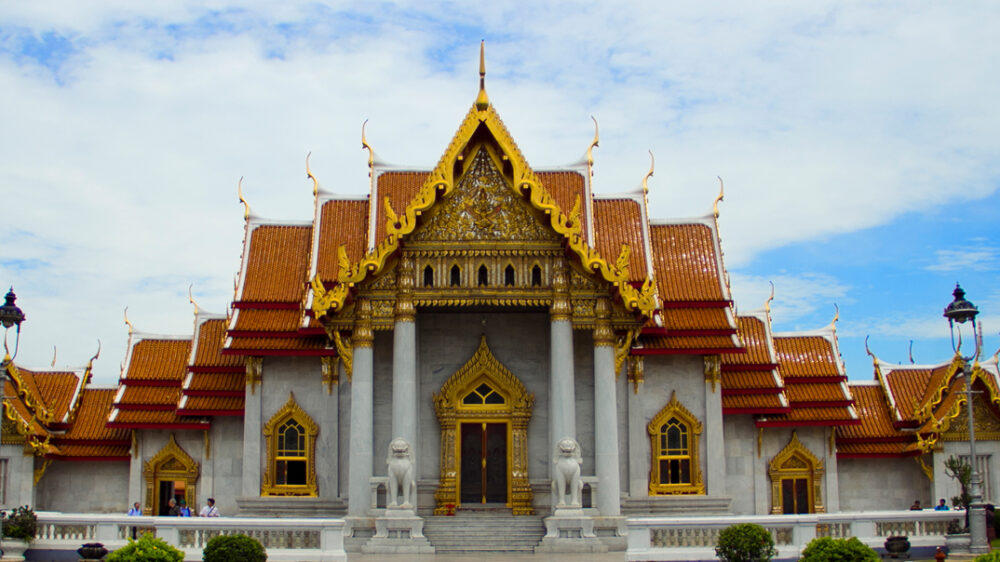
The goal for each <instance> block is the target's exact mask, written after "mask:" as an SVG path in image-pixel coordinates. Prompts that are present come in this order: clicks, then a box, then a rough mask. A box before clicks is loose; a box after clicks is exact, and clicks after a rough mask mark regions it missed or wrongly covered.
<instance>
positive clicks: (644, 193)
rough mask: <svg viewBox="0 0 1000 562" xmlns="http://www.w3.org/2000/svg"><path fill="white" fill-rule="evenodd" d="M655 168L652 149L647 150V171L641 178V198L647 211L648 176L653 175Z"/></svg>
mask: <svg viewBox="0 0 1000 562" xmlns="http://www.w3.org/2000/svg"><path fill="white" fill-rule="evenodd" d="M655 168H656V159H655V158H653V151H652V150H650V151H649V171H648V172H646V175H645V176H643V178H642V199H643V203H645V204H646V209H647V211H646V212H647V213H648V212H649V211H648V209H649V178H651V177H653V170H654V169H655Z"/></svg>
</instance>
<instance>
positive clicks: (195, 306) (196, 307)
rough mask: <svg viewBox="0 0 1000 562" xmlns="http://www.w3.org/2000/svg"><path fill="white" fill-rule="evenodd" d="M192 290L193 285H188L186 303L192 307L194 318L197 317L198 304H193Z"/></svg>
mask: <svg viewBox="0 0 1000 562" xmlns="http://www.w3.org/2000/svg"><path fill="white" fill-rule="evenodd" d="M192 289H194V283H191V284H190V285H188V302H190V303H191V304H192V305H193V306H194V314H195V316H197V315H198V303H196V302H194V294H193V293H192V292H191V290H192Z"/></svg>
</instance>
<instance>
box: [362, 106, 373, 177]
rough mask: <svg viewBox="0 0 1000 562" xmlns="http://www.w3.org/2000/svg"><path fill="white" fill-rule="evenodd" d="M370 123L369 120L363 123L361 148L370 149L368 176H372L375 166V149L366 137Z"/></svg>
mask: <svg viewBox="0 0 1000 562" xmlns="http://www.w3.org/2000/svg"><path fill="white" fill-rule="evenodd" d="M367 125H368V120H367V119H365V122H364V123H362V124H361V148H362V149H364V150H367V151H368V177H372V168H374V167H375V149H373V148H372V145H370V144H368V140H367V139H366V138H365V127H366V126H367Z"/></svg>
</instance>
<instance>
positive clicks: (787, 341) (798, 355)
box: [774, 336, 846, 382]
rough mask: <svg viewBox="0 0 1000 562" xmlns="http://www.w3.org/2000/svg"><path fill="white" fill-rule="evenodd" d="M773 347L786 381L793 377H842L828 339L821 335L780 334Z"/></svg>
mask: <svg viewBox="0 0 1000 562" xmlns="http://www.w3.org/2000/svg"><path fill="white" fill-rule="evenodd" d="M774 348H775V351H776V352H777V355H778V362H779V363H780V364H781V376H783V377H784V378H785V381H786V382H787V381H788V379H789V378H795V377H816V376H822V377H841V378H846V377H844V375H843V373H841V372H840V369H839V367H838V363H837V359H836V357H835V355H834V350H833V346H832V344H831V343H830V340H828V339H826V338H824V337H821V336H780V337H775V338H774Z"/></svg>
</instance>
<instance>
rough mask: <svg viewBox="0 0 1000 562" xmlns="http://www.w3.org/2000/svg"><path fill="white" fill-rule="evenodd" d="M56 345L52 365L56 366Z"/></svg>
mask: <svg viewBox="0 0 1000 562" xmlns="http://www.w3.org/2000/svg"><path fill="white" fill-rule="evenodd" d="M56 352H57V351H56V346H54V345H53V346H52V366H53V367H55V366H56Z"/></svg>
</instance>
